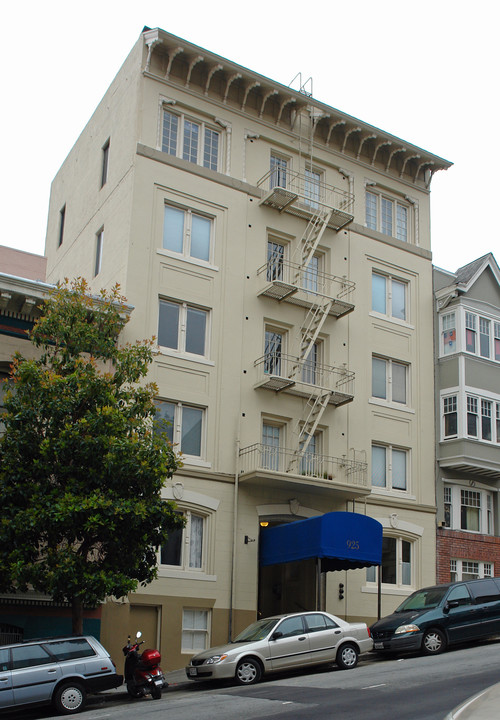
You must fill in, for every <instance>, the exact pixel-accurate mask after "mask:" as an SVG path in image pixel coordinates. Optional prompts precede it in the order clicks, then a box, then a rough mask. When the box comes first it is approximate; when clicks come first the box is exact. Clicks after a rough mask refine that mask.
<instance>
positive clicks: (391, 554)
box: [366, 537, 413, 587]
mask: <svg viewBox="0 0 500 720" xmlns="http://www.w3.org/2000/svg"><path fill="white" fill-rule="evenodd" d="M412 550H413V548H412V543H411V542H409V541H408V540H404V539H403V538H400V537H384V538H382V565H381V567H380V572H381V573H382V582H383V583H385V584H387V585H396V586H398V587H407V586H409V585H411V584H412V577H411V575H412V571H411V568H412ZM376 579H377V575H376V568H375V567H370V568H367V572H366V580H367V582H376Z"/></svg>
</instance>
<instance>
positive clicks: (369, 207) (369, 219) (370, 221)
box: [365, 191, 377, 230]
mask: <svg viewBox="0 0 500 720" xmlns="http://www.w3.org/2000/svg"><path fill="white" fill-rule="evenodd" d="M365 220H366V227H367V228H370V230H376V229H377V196H376V195H375V194H374V193H371V192H368V191H367V192H366V216H365Z"/></svg>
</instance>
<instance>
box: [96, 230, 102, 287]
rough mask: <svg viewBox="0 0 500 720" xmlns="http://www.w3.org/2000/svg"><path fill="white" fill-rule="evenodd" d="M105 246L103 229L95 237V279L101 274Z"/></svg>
mask: <svg viewBox="0 0 500 720" xmlns="http://www.w3.org/2000/svg"><path fill="white" fill-rule="evenodd" d="M103 244H104V228H101V229H100V230H99V232H98V233H97V234H96V236H95V262H94V277H96V276H97V275H99V273H100V272H101V267H102V249H103Z"/></svg>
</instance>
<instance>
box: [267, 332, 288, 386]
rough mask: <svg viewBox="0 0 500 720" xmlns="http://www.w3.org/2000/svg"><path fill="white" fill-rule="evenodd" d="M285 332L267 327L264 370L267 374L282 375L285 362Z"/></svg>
mask: <svg viewBox="0 0 500 720" xmlns="http://www.w3.org/2000/svg"><path fill="white" fill-rule="evenodd" d="M283 344H284V337H283V334H282V333H280V332H277V331H275V330H272V329H267V328H266V335H265V349H264V372H265V373H266V374H267V375H281V373H282V362H283Z"/></svg>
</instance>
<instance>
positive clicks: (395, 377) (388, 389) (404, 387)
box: [372, 355, 408, 405]
mask: <svg viewBox="0 0 500 720" xmlns="http://www.w3.org/2000/svg"><path fill="white" fill-rule="evenodd" d="M372 397H374V398H378V399H379V400H386V401H387V402H390V403H398V404H400V405H406V404H407V402H408V365H406V364H405V363H402V362H399V361H397V360H392V359H390V358H382V357H377V356H376V355H374V356H373V357H372Z"/></svg>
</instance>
